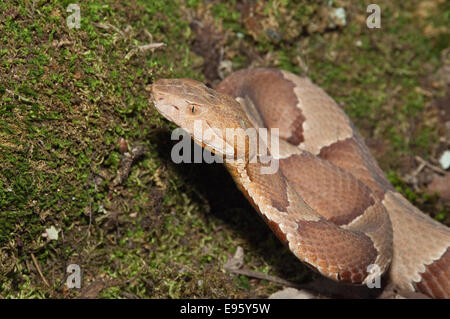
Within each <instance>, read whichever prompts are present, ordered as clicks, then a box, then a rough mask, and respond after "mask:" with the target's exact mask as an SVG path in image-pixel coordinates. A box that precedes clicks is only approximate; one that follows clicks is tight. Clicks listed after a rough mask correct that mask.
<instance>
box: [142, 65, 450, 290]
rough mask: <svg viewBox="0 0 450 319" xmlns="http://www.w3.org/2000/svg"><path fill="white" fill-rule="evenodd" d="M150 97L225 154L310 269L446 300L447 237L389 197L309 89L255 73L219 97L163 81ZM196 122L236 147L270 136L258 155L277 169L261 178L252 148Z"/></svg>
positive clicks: (372, 163)
mask: <svg viewBox="0 0 450 319" xmlns="http://www.w3.org/2000/svg"><path fill="white" fill-rule="evenodd" d="M151 92H152V99H153V103H154V105H155V107H156V109H157V110H158V111H159V112H160V113H161V114H162V115H163V116H164V117H165V118H167V119H168V120H170V121H172V122H173V123H175V124H176V125H178V126H179V127H181V128H183V129H184V130H185V131H187V132H188V133H189V134H190V135H191V137H192V138H193V139H194V141H196V142H197V143H198V144H200V145H202V146H203V147H204V148H206V149H208V150H210V151H213V152H214V153H215V154H218V155H225V154H228V153H229V152H230V147H231V150H232V152H233V156H234V157H233V159H234V160H230V161H225V165H226V167H227V169H228V171H229V172H230V174H231V175H232V177H233V179H234V180H235V182H236V184H237V185H238V187H239V189H240V190H241V191H242V192H243V193H244V195H245V196H246V197H247V199H248V200H249V201H250V202H251V203H252V205H253V206H254V207H255V209H256V211H257V212H258V213H259V214H260V216H261V217H262V218H263V219H264V220H265V222H266V223H267V224H268V226H269V227H270V228H271V229H272V231H273V232H274V233H275V234H276V235H277V237H278V238H279V239H280V240H281V241H282V242H283V243H284V244H285V245H286V246H287V247H288V248H289V249H290V251H291V252H292V253H293V254H294V255H295V256H296V257H297V258H299V259H300V260H301V261H302V262H304V263H305V264H307V265H308V266H309V267H311V268H313V269H314V270H316V271H318V272H319V273H321V274H322V275H324V276H326V277H328V278H331V279H333V280H335V281H338V282H344V283H350V284H367V283H368V282H370V281H372V280H374V278H375V277H376V276H380V275H382V274H383V275H384V276H386V277H387V278H388V282H389V283H390V284H391V285H392V286H393V287H395V288H396V289H399V290H404V291H411V292H420V293H422V294H425V295H428V296H430V297H433V298H449V297H450V249H449V247H450V230H449V228H448V227H446V226H444V225H442V224H440V223H438V222H436V221H434V220H433V219H432V218H430V217H429V216H427V215H425V214H423V213H422V212H421V211H420V210H419V209H417V208H416V207H414V206H413V205H412V204H410V203H409V202H408V201H407V200H406V199H405V198H404V197H403V196H402V195H401V194H399V193H398V192H397V191H396V190H395V189H394V187H393V186H392V185H391V184H390V183H389V181H388V180H387V179H386V178H385V176H384V174H383V172H382V171H381V169H380V168H379V166H378V164H377V162H376V160H375V159H374V158H373V157H372V155H371V154H370V152H369V150H368V148H367V146H366V145H365V144H364V141H363V139H362V137H361V136H360V135H359V133H358V132H357V130H356V129H355V127H354V126H353V124H352V123H351V121H350V120H349V118H348V117H347V116H346V114H345V113H344V112H343V111H342V110H341V109H340V108H339V106H338V105H337V104H336V103H335V102H334V100H333V99H332V98H331V97H329V96H328V95H327V94H326V93H325V92H324V91H323V90H322V89H321V88H319V87H318V86H316V85H315V84H313V83H312V82H311V80H309V79H308V78H306V77H299V76H296V75H294V74H292V73H290V72H286V71H283V70H278V69H271V68H258V69H247V70H240V71H237V72H234V73H232V74H231V75H230V76H228V77H227V78H226V79H225V80H223V81H222V82H221V83H220V84H219V86H218V87H217V90H213V89H211V88H208V87H207V86H205V85H204V84H202V83H200V82H197V81H194V80H191V79H161V80H158V81H156V82H155V83H153V84H152V86H151ZM195 121H200V123H202V124H203V125H204V127H207V128H210V129H212V130H213V132H218V131H220V130H225V129H227V128H233V129H235V131H236V132H238V133H236V134H238V135H241V136H238V137H243V138H244V139H245V137H246V129H247V128H249V127H250V128H267V129H272V130H273V129H275V128H276V129H278V132H277V134H278V135H277V136H278V137H279V142H278V143H279V146H278V149H277V150H276V151H273V150H272V149H271V148H270V147H268V146H270V145H269V144H270V142H266V146H267V149H268V150H269V155H268V156H270V157H271V158H272V159H276V160H277V161H278V165H279V169H278V170H277V171H276V172H274V173H271V174H263V173H261V166H263V165H265V164H264V163H266V162H263V161H262V153H261V151H260V149H259V148H258V149H257V150H255V151H251V150H249V149H251V148H249V147H248V143H247V144H244V146H245V147H242V146H236V145H235V144H234V143H233V142H234V141H235V140H233V141H230V140H227V139H226V138H227V136H224V135H223V134H222V135H221V134H213V135H214V136H213V137H209V139H208V138H205V137H204V136H202V132H200V131H199V130H198V129H197V128H196V126H195V125H194V122H195ZM197 123H198V122H197ZM246 141H247V142H248V140H246ZM267 141H268V140H267ZM219 142H220V143H219ZM237 159H239V160H237ZM265 159H266V160H267V156H266V158H265ZM218 191H222V190H220V189H218ZM374 265H375V266H376V268H372V269H375V271H372V270H371V268H370V267H371V266H374Z"/></svg>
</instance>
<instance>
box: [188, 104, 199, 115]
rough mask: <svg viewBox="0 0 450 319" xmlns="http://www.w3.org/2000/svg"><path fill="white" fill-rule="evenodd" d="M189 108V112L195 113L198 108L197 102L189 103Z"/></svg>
mask: <svg viewBox="0 0 450 319" xmlns="http://www.w3.org/2000/svg"><path fill="white" fill-rule="evenodd" d="M189 109H190V111H191V113H195V112H197V110H198V105H197V104H191V105H189Z"/></svg>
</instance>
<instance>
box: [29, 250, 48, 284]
mask: <svg viewBox="0 0 450 319" xmlns="http://www.w3.org/2000/svg"><path fill="white" fill-rule="evenodd" d="M31 259H33V263H34V266H35V267H36V269H37V271H38V273H39V275H40V276H41V279H42V281H43V282H44V284H46V285H47V286H48V287H50V284H49V283H48V281H47V279H45V277H44V275H43V274H42V271H41V267H39V263H38V261H37V259H36V257H35V256H34V254H33V253H31Z"/></svg>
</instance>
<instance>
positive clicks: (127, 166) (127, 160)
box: [112, 145, 147, 187]
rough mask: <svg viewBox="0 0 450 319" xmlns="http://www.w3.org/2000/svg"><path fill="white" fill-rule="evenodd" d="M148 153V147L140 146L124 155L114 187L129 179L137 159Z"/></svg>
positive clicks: (113, 182) (113, 183)
mask: <svg viewBox="0 0 450 319" xmlns="http://www.w3.org/2000/svg"><path fill="white" fill-rule="evenodd" d="M146 151H147V148H146V147H144V146H143V145H139V146H136V147H135V148H133V149H132V150H131V152H127V153H125V154H123V157H122V160H121V161H120V168H119V169H118V170H117V176H116V178H114V180H113V181H112V187H116V186H118V185H120V184H122V182H124V181H125V180H126V179H127V178H128V175H130V172H131V168H132V166H133V164H134V163H135V162H136V160H137V159H139V158H140V157H141V156H142V155H144V154H145V152H146Z"/></svg>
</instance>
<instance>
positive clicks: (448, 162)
mask: <svg viewBox="0 0 450 319" xmlns="http://www.w3.org/2000/svg"><path fill="white" fill-rule="evenodd" d="M439 163H440V164H441V167H442V168H443V169H447V168H449V167H450V151H448V150H447V151H445V152H444V153H442V155H441V158H440V159H439Z"/></svg>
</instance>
